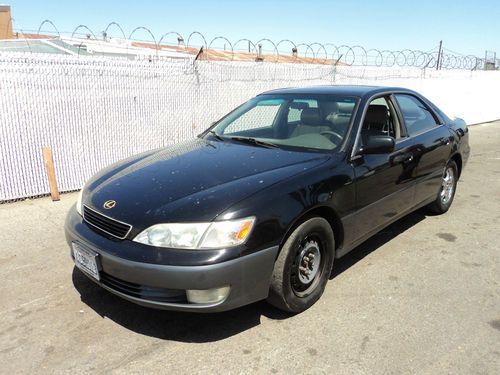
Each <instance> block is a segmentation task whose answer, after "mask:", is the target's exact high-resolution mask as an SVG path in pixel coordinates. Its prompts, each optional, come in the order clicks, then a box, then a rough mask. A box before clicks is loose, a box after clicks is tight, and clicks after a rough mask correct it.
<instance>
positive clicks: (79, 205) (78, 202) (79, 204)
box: [76, 189, 83, 216]
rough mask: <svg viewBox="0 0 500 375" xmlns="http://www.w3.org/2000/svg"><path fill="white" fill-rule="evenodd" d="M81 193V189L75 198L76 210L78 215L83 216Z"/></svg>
mask: <svg viewBox="0 0 500 375" xmlns="http://www.w3.org/2000/svg"><path fill="white" fill-rule="evenodd" d="M82 195H83V189H82V190H80V192H79V193H78V199H77V200H76V211H77V212H78V213H79V214H80V216H83V213H82V211H83V206H82Z"/></svg>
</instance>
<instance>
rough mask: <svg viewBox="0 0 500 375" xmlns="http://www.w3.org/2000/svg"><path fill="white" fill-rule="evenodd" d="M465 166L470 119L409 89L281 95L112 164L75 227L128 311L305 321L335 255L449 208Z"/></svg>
mask: <svg viewBox="0 0 500 375" xmlns="http://www.w3.org/2000/svg"><path fill="white" fill-rule="evenodd" d="M468 156H469V144H468V130H467V127H466V125H465V123H464V121H463V120H460V119H454V120H451V119H450V118H448V117H447V116H446V115H445V114H444V113H443V112H442V111H441V110H439V109H438V108H437V107H436V106H435V105H434V104H432V103H431V102H430V101H428V100H427V99H425V98H424V97H423V96H421V95H419V94H417V93H416V92H413V91H410V90H407V89H402V88H386V87H366V86H324V87H311V88H292V89H280V90H274V91H270V92H266V93H264V94H261V95H258V96H257V97H255V98H253V99H251V100H249V101H248V102H246V103H244V104H243V105H241V106H240V107H238V108H236V109H235V110H234V111H233V112H231V113H229V114H228V115H226V116H225V117H224V118H222V119H221V120H219V121H218V122H216V123H215V124H214V125H213V126H212V127H211V128H209V129H208V130H207V131H205V132H204V133H202V134H200V135H199V136H198V137H197V138H196V139H193V140H190V141H187V142H183V143H180V144H177V145H175V146H172V147H166V148H162V149H159V150H154V151H150V152H146V153H143V154H141V155H137V156H134V157H131V158H129V159H126V160H124V161H121V162H119V163H116V164H114V165H112V166H110V167H108V168H106V169H104V170H103V171H101V172H100V173H98V174H97V175H95V176H94V177H92V178H91V179H90V181H88V182H87V183H86V184H85V186H84V188H83V189H82V191H81V193H80V196H79V199H78V202H77V204H76V206H74V207H73V208H72V209H71V210H70V212H69V214H68V217H67V221H66V238H67V242H68V244H69V245H70V247H71V256H72V257H73V259H74V261H75V264H76V266H77V267H78V268H79V269H80V270H82V271H83V272H84V274H85V275H87V276H88V277H89V278H90V279H92V280H94V281H95V282H96V283H98V284H99V285H101V286H102V287H103V288H105V289H107V290H109V291H110V292H112V293H115V294H117V295H119V296H121V297H123V298H125V299H127V300H129V301H132V302H135V303H138V304H141V305H145V306H150V307H156V308H162V309H169V310H184V311H204V312H205V311H223V310H228V309H233V308H236V307H238V306H242V305H245V304H249V303H252V302H255V301H258V300H262V299H266V298H267V300H268V301H269V302H270V303H271V304H273V305H274V306H276V307H278V308H280V309H283V310H286V311H290V312H300V311H303V310H305V309H307V308H308V307H310V306H311V305H312V304H314V303H315V302H316V301H317V300H318V299H319V298H320V296H321V295H322V293H323V291H324V289H325V286H326V283H327V281H328V279H329V275H330V273H331V270H332V266H333V262H334V259H335V258H339V257H341V256H343V255H344V254H346V253H347V252H349V251H350V250H352V249H353V248H355V247H356V246H357V245H359V244H360V243H362V242H363V241H365V240H366V239H368V238H369V237H370V236H372V235H373V234H375V233H376V232H378V231H380V230H381V229H382V228H384V227H385V226H387V225H389V224H391V223H392V222H394V221H396V220H398V219H399V218H401V217H402V216H404V215H406V214H408V213H410V212H412V211H414V210H416V209H419V208H421V207H425V209H427V210H428V211H432V212H433V213H436V214H442V213H444V212H446V211H447V210H448V209H449V208H450V206H451V204H452V202H453V197H454V195H455V190H456V186H457V181H458V179H459V177H460V174H461V172H462V169H463V168H464V165H465V163H466V161H467V159H468Z"/></svg>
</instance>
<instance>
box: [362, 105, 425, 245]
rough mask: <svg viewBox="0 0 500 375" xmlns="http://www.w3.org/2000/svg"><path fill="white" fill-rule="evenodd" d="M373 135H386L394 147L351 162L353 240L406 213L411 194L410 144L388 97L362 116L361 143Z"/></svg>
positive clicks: (411, 149)
mask: <svg viewBox="0 0 500 375" xmlns="http://www.w3.org/2000/svg"><path fill="white" fill-rule="evenodd" d="M373 135H390V136H392V137H393V138H395V141H396V146H395V149H394V151H393V152H391V153H388V154H368V155H361V156H358V157H357V158H356V159H355V160H353V167H354V173H355V182H354V183H355V185H356V214H355V216H356V220H355V228H356V229H357V230H356V232H357V233H356V237H357V238H356V240H360V239H363V238H366V237H367V236H369V235H371V234H373V233H374V232H376V231H378V230H380V229H381V228H382V227H384V226H385V225H387V224H388V223H389V222H391V221H394V220H395V219H396V218H397V217H400V216H401V215H402V214H404V213H406V212H407V211H408V210H409V209H410V208H411V207H412V206H413V201H414V193H415V168H416V161H415V159H414V155H413V153H414V151H415V149H414V144H413V142H412V140H411V139H409V138H408V137H406V134H405V132H404V131H403V128H402V126H401V122H400V120H399V119H398V117H397V116H396V114H395V110H394V105H393V103H392V101H391V100H389V98H388V97H382V98H378V99H375V100H373V101H372V102H371V103H370V105H369V107H368V108H367V112H366V115H365V119H364V121H363V127H362V129H361V133H360V139H361V143H363V141H365V142H366V139H367V138H368V137H370V136H373Z"/></svg>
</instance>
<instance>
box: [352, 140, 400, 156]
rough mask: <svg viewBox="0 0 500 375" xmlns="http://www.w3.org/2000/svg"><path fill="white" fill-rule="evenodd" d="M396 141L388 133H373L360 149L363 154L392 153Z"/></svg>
mask: <svg viewBox="0 0 500 375" xmlns="http://www.w3.org/2000/svg"><path fill="white" fill-rule="evenodd" d="M395 146H396V141H395V140H394V138H392V137H390V136H388V135H373V136H371V137H368V138H367V139H366V143H365V144H364V145H363V147H361V150H360V151H359V153H360V154H362V155H367V154H390V153H391V152H393V151H394V147H395Z"/></svg>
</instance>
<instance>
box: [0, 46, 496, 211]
mask: <svg viewBox="0 0 500 375" xmlns="http://www.w3.org/2000/svg"><path fill="white" fill-rule="evenodd" d="M479 73H487V72H470V71H442V72H437V71H435V70H432V69H430V70H425V69H419V68H412V67H405V68H401V67H351V66H340V65H338V66H336V65H325V64H294V63H266V62H264V63H262V62H260V63H259V62H241V61H239V62H236V61H193V60H192V59H163V58H162V59H155V60H150V59H142V60H129V59H123V58H109V57H107V58H104V57H87V58H85V59H82V58H79V57H78V56H66V55H51V54H34V53H33V54H31V53H0V202H9V201H14V200H18V199H23V198H27V197H36V196H40V195H45V194H47V193H48V192H49V185H48V182H47V177H46V174H45V168H44V164H43V159H42V148H43V147H50V148H51V149H52V150H53V154H54V163H55V168H56V176H57V182H58V187H59V190H60V191H61V192H68V191H74V190H77V189H80V188H81V187H82V185H83V184H84V182H85V181H86V180H87V179H88V178H89V177H90V176H91V175H92V174H94V173H95V172H96V171H98V170H99V169H101V168H103V167H105V166H107V165H109V164H111V163H113V162H116V161H118V160H120V159H123V158H126V157H128V156H130V155H133V154H137V153H140V152H143V151H146V150H151V149H155V148H158V147H163V146H166V145H173V144H176V143H178V142H179V141H181V140H185V139H189V138H193V137H195V136H196V135H197V134H199V133H200V132H202V131H203V130H204V129H206V128H207V127H208V126H209V125H210V124H211V123H212V122H213V121H215V120H217V119H219V118H220V117H221V116H223V115H224V114H225V113H227V112H228V111H230V110H231V109H232V108H234V107H236V106H237V105H239V104H241V103H242V102H244V101H246V100H248V99H249V98H251V97H252V96H255V95H256V94H258V93H261V92H263V91H266V90H270V89H274V88H280V87H291V86H311V85H325V84H342V83H346V84H379V85H395V84H396V85H401V86H407V87H413V88H415V89H417V90H418V89H420V87H421V85H422V82H427V81H429V82H431V81H432V80H433V79H434V78H435V77H436V75H437V74H441V75H443V74H447V75H448V76H449V77H451V79H454V80H456V79H457V77H459V76H458V75H460V77H461V79H464V80H470V79H471V78H470V75H471V74H479ZM457 74H458V75H457ZM490 74H496V72H492V73H490ZM445 78H446V77H445ZM441 79H444V78H443V77H441ZM484 79H487V80H488V82H491V78H490V76H489V77H484ZM432 82H435V81H432ZM446 82H451V81H450V80H448V81H443V80H442V81H440V83H439V84H440V85H441V86H443V85H446ZM457 82H458V81H457ZM419 85H420V86H419ZM448 91H449V90H448ZM448 91H446V92H448ZM424 94H425V93H424ZM444 95H447V96H449V93H445V94H444ZM431 99H432V97H431ZM490 116H494V114H491V115H490ZM499 117H500V116H499ZM496 118H498V117H496Z"/></svg>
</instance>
